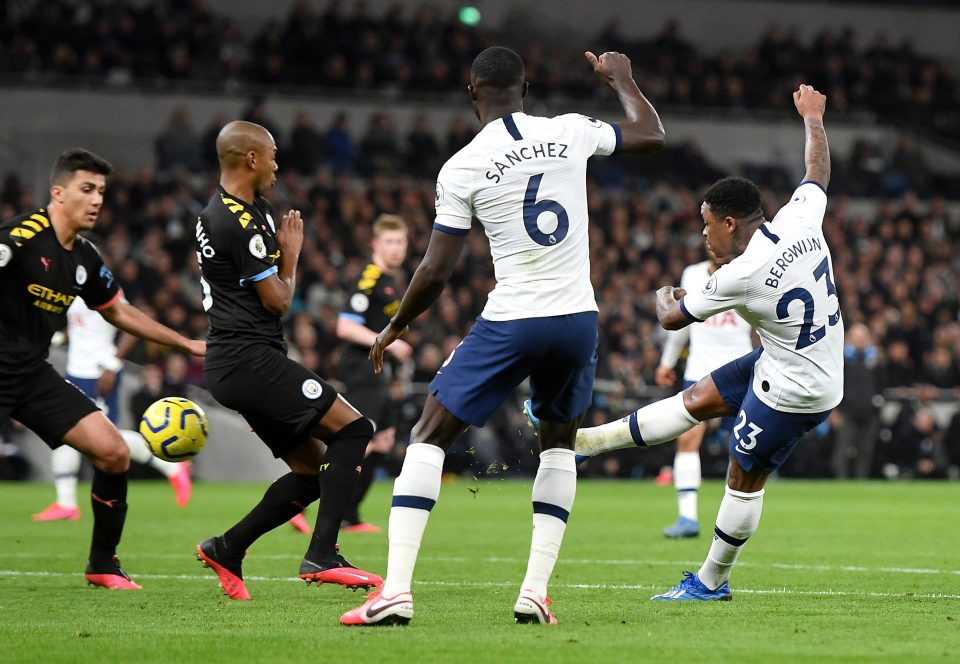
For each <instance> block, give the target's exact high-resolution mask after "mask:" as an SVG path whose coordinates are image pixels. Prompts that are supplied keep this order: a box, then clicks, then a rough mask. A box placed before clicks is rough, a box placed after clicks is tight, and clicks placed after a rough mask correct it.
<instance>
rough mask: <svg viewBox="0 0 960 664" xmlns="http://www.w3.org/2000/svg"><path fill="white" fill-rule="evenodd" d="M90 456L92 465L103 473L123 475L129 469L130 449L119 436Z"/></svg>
mask: <svg viewBox="0 0 960 664" xmlns="http://www.w3.org/2000/svg"><path fill="white" fill-rule="evenodd" d="M92 456H93V458H92V461H93V465H95V466H96V467H97V468H99V469H100V470H102V471H103V472H105V473H125V472H127V470H128V469H129V468H130V449H129V448H128V447H127V444H126V443H125V442H123V439H122V438H121V437H120V436H119V434H118V435H117V436H115V439H114V440H111V441H109V442H108V443H105V444H104V445H103V446H101V447H100V448H98V449H97V451H96V453H95V454H94V455H92Z"/></svg>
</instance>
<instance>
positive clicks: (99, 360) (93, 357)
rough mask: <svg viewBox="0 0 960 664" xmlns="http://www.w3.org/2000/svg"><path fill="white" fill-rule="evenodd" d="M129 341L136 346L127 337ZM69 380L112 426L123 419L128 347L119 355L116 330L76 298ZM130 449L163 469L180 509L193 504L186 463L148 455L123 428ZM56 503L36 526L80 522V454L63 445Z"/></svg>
mask: <svg viewBox="0 0 960 664" xmlns="http://www.w3.org/2000/svg"><path fill="white" fill-rule="evenodd" d="M123 338H124V339H125V340H126V341H134V342H135V341H136V339H137V338H136V337H134V336H132V335H124V337H123ZM67 339H68V341H69V346H68V347H67V376H66V378H67V380H68V381H70V382H71V383H73V384H74V385H76V386H77V387H78V388H80V390H81V391H82V392H83V393H84V394H86V395H87V396H88V397H90V399H91V400H92V401H93V402H94V403H96V404H97V406H98V407H99V408H100V410H102V411H103V413H104V415H106V416H107V418H109V420H110V421H111V422H113V424H114V425H117V421H118V419H119V416H120V410H119V395H120V381H121V380H122V377H123V376H122V370H123V360H122V359H121V358H122V357H123V356H124V355H126V352H127V351H128V350H129V348H124V349H122V350H120V351H119V352H118V349H117V344H116V339H117V328H115V327H114V326H113V325H111V324H110V323H108V322H107V321H106V320H104V318H103V316H101V315H100V314H99V313H98V312H96V311H92V310H91V309H90V308H89V307H87V305H86V303H85V302H84V301H83V298H80V297H77V298H76V299H75V300H74V301H73V304H72V305H70V309H69V311H68V312H67ZM118 430H119V431H120V435H121V437H122V438H123V440H124V442H125V443H126V444H127V447H128V448H129V449H130V458H131V460H133V461H135V462H137V463H141V464H144V465H148V466H151V467H153V468H156V469H157V470H159V471H160V472H161V473H162V474H163V476H164V477H166V478H167V479H168V480H169V481H170V485H171V486H172V487H173V491H174V496H175V498H176V500H177V504H178V505H179V506H180V507H183V506H185V505H186V504H187V502H188V501H189V500H190V493H191V490H192V487H191V481H190V468H189V464H187V463H170V462H168V461H163V460H161V459H158V458H156V457H155V456H153V455H152V454H151V453H150V450H148V449H147V447H146V445H144V443H143V438H141V437H140V434H139V433H137V432H136V431H130V430H128V429H119V427H118ZM50 458H51V463H52V466H53V482H54V487H55V488H56V492H57V499H56V502H54V503H52V504H51V505H50V506H49V507H47V508H46V509H45V510H43V511H42V512H38V513H37V514H34V515H33V520H34V521H65V520H70V521H76V520H77V519H79V518H80V508H79V507H78V506H77V475H78V474H79V473H80V460H81V456H80V452H78V451H77V450H75V449H73V448H72V447H70V446H69V445H62V446H60V447H58V448H57V449H55V450H53V451H52V452H51V453H50Z"/></svg>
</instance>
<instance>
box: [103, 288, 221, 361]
mask: <svg viewBox="0 0 960 664" xmlns="http://www.w3.org/2000/svg"><path fill="white" fill-rule="evenodd" d="M99 313H100V315H101V316H103V317H104V319H106V321H107V322H108V323H110V324H111V325H113V326H114V327H116V328H119V329H121V330H123V331H124V332H129V333H130V334H133V335H135V336H138V337H140V338H141V339H147V340H148V341H155V342H157V343H158V344H163V345H164V346H171V347H173V348H179V349H181V350H184V351H186V352H188V353H190V354H191V355H199V356H200V357H203V356H204V355H206V354H207V342H206V341H202V340H199V339H187V338H186V337H185V336H183V335H182V334H180V333H179V332H176V331H175V330H172V329H170V328H169V327H167V326H166V325H163V324H162V323H158V322H157V321H155V320H153V319H152V318H150V317H149V316H147V315H146V314H145V313H143V312H142V311H140V310H139V309H137V308H136V307H135V306H133V305H132V304H130V303H129V302H124V301H123V300H117V302H115V303H114V304H112V305H110V306H109V307H106V308H105V309H100V310H99Z"/></svg>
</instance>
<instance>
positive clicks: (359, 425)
mask: <svg viewBox="0 0 960 664" xmlns="http://www.w3.org/2000/svg"><path fill="white" fill-rule="evenodd" d="M374 433H375V429H374V428H373V422H371V421H370V420H368V419H367V418H366V417H360V418H357V419H355V420H354V421H353V422H350V423H349V424H348V425H346V426H345V427H343V428H342V429H340V431H338V432H336V433H335V434H333V436H332V437H331V438H330V440H329V441H328V444H329V445H331V446H332V445H339V444H342V443H344V442H348V441H349V442H350V444H354V445H360V446H362V447H363V449H364V450H366V447H367V443H369V442H370V440H371V439H372V438H373V435H374Z"/></svg>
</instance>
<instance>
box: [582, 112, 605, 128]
mask: <svg viewBox="0 0 960 664" xmlns="http://www.w3.org/2000/svg"><path fill="white" fill-rule="evenodd" d="M583 119H584V120H586V121H587V122H589V123H590V126H591V127H596V128H598V129H599V128H600V127H602V126H603V123H602V122H600V121H599V120H597V119H596V118H591V117H590V116H589V115H584V116H583Z"/></svg>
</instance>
